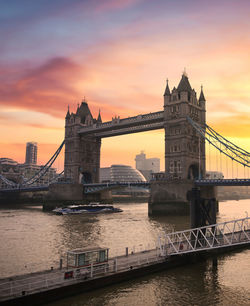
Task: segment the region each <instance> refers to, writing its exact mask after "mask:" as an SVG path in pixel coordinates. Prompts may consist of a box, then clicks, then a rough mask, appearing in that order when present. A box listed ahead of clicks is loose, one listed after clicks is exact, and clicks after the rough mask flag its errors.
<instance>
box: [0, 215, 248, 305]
mask: <svg viewBox="0 0 250 306" xmlns="http://www.w3.org/2000/svg"><path fill="white" fill-rule="evenodd" d="M249 245H250V218H248V217H247V218H243V219H238V220H233V221H227V222H223V223H218V224H214V225H209V226H204V227H200V228H194V229H190V230H185V231H179V232H174V233H169V234H166V235H165V236H164V237H159V240H158V247H156V248H155V249H151V250H144V251H141V252H138V253H136V252H131V253H130V254H127V256H126V255H124V256H119V257H116V258H110V259H109V261H108V264H107V265H103V264H102V265H100V266H98V265H97V266H91V267H89V268H86V267H83V268H80V269H72V268H71V269H67V268H63V269H61V270H59V269H58V270H53V271H42V272H37V273H32V274H26V275H21V276H13V277H9V278H5V279H1V280H0V302H3V301H5V302H8V301H9V302H11V301H13V302H14V301H17V302H20V301H22V300H23V299H25V298H29V297H30V298H32V297H34V301H36V297H37V296H38V297H39V298H40V297H41V294H43V295H42V296H45V297H46V294H47V295H48V296H49V297H48V299H47V301H48V300H49V299H50V298H51V297H52V296H53V292H54V293H55V294H54V296H53V299H55V296H56V297H57V296H58V297H60V296H61V297H65V296H67V293H66V292H67V290H69V294H75V293H79V292H83V291H86V290H91V289H94V288H98V287H102V286H104V285H107V284H111V283H114V282H116V281H117V280H118V281H121V280H127V279H130V278H134V277H136V276H137V275H143V274H147V273H150V272H152V271H159V270H162V269H164V268H171V267H173V266H176V265H178V264H183V260H184V259H185V258H186V257H183V256H179V255H183V254H186V256H192V255H193V254H196V253H200V252H203V253H204V252H205V253H209V251H215V252H216V250H220V251H224V252H225V251H227V248H228V249H234V248H237V247H244V246H245V247H248V246H249ZM65 272H70V274H71V276H72V277H70V278H66V279H65ZM63 288H65V289H63ZM66 288H67V290H66ZM65 290H66V291H65ZM34 301H33V302H34ZM35 304H36V303H35V302H34V305H35Z"/></svg>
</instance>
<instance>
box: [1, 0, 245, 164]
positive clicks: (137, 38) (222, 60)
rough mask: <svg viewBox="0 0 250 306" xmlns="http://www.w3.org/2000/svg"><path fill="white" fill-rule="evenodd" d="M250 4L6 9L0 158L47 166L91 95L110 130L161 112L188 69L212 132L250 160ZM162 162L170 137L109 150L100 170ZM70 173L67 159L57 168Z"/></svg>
mask: <svg viewBox="0 0 250 306" xmlns="http://www.w3.org/2000/svg"><path fill="white" fill-rule="evenodd" d="M249 16H250V1H248V0H220V1H218V0H216V1H214V0H210V1H207V0H176V1H173V0H155V1H150V0H99V1H98V0H89V1H88V0H81V1H80V0H53V1H51V0H36V1H34V0H12V1H5V0H0V38H1V43H0V130H1V140H0V157H9V158H13V159H14V160H16V161H18V162H24V158H25V143H26V142H27V141H36V142H37V143H38V163H39V164H42V163H45V162H46V161H47V160H48V159H49V158H50V156H51V155H52V154H53V153H54V151H55V150H56V149H57V147H58V146H59V145H60V143H61V142H62V140H63V138H64V118H65V115H66V112H67V107H68V105H69V106H70V111H73V112H75V110H76V107H77V104H78V103H81V101H82V99H83V97H84V96H85V97H86V99H87V101H88V104H89V107H90V109H91V111H92V113H93V115H94V117H97V115H98V111H99V109H101V115H102V119H103V121H108V120H111V119H112V116H115V115H117V116H118V115H119V116H120V117H127V116H133V115H138V114H142V113H148V112H155V111H159V110H162V109H163V93H164V89H165V84H166V78H168V79H169V85H170V88H171V89H172V88H173V87H174V86H177V85H178V83H179V80H180V78H181V75H182V72H183V69H184V67H186V70H187V73H188V76H189V81H190V83H191V86H192V87H194V88H195V90H196V91H197V92H198V93H199V92H200V86H201V84H202V85H203V88H204V94H205V97H206V100H207V123H208V124H209V125H210V126H212V127H213V128H214V129H215V130H217V131H218V132H220V133H221V134H223V136H225V137H228V138H230V139H231V140H233V141H234V142H236V143H237V144H238V145H240V146H242V147H244V148H245V149H246V150H248V151H250V120H249V117H250V17H249ZM141 150H144V151H145V153H146V154H147V157H159V158H161V168H162V169H163V168H164V161H163V159H164V132H163V131H153V132H148V133H139V134H134V135H129V136H119V137H113V138H108V139H103V141H102V158H101V165H102V166H110V165H111V164H115V163H123V164H130V165H132V166H134V164H135V163H134V158H135V155H136V154H138V153H140V151H141ZM55 166H56V167H59V168H62V167H63V156H62V157H61V158H60V160H59V161H57V162H56V164H55Z"/></svg>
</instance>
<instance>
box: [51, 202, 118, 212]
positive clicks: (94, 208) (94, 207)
mask: <svg viewBox="0 0 250 306" xmlns="http://www.w3.org/2000/svg"><path fill="white" fill-rule="evenodd" d="M53 212H54V213H55V214H57V215H69V214H71V215H75V214H99V213H117V212H122V209H120V208H117V207H114V206H112V205H101V204H99V203H90V204H88V205H69V206H65V207H59V208H55V209H54V210H53Z"/></svg>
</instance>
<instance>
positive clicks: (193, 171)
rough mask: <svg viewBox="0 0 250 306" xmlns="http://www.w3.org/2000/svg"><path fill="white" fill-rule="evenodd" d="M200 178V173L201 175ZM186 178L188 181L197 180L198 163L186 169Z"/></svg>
mask: <svg viewBox="0 0 250 306" xmlns="http://www.w3.org/2000/svg"><path fill="white" fill-rule="evenodd" d="M201 177H202V173H201ZM187 178H188V179H189V180H194V179H198V178H199V164H198V163H192V164H190V165H189V167H188V173H187Z"/></svg>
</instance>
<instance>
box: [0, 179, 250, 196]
mask: <svg viewBox="0 0 250 306" xmlns="http://www.w3.org/2000/svg"><path fill="white" fill-rule="evenodd" d="M163 180H166V179H163ZM194 183H195V185H196V186H250V179H213V180H211V179H206V180H205V179H199V180H195V181H194ZM83 187H84V190H85V191H84V192H85V193H94V192H98V191H101V190H105V189H112V188H117V187H142V188H149V187H150V182H108V183H91V184H84V185H83ZM48 189H49V186H48V185H43V186H33V187H32V186H19V187H9V188H4V189H0V193H1V192H3V193H10V192H22V191H23V192H28V191H46V190H48Z"/></svg>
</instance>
